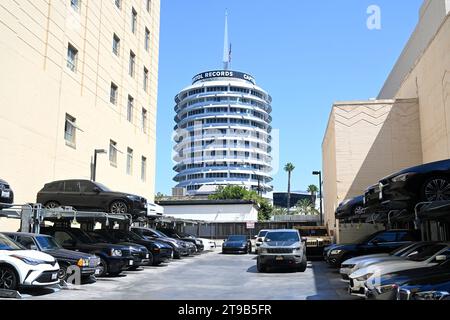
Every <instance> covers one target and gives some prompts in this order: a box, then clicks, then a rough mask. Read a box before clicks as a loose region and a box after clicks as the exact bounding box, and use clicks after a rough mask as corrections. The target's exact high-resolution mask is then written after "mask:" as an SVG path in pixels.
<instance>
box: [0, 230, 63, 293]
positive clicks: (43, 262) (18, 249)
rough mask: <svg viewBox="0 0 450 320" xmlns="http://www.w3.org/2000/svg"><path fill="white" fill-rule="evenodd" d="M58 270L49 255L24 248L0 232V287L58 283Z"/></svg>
mask: <svg viewBox="0 0 450 320" xmlns="http://www.w3.org/2000/svg"><path fill="white" fill-rule="evenodd" d="M58 271H59V265H58V263H57V262H56V260H55V258H53V257H52V256H51V255H48V254H46V253H43V252H39V251H35V250H24V248H23V247H22V246H20V245H19V244H17V243H16V242H14V241H12V240H11V239H10V238H8V237H6V236H5V235H3V234H0V289H6V290H18V289H19V288H20V287H36V286H37V287H44V286H50V285H54V284H57V283H59V279H58Z"/></svg>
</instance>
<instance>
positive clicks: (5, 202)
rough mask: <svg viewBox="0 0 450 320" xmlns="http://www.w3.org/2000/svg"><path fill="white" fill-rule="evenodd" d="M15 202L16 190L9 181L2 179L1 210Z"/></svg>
mask: <svg viewBox="0 0 450 320" xmlns="http://www.w3.org/2000/svg"><path fill="white" fill-rule="evenodd" d="M13 202H14V192H13V191H12V190H11V187H10V185H9V183H8V182H6V181H5V180H2V179H0V210H1V209H6V208H8V207H10V206H9V204H11V203H13Z"/></svg>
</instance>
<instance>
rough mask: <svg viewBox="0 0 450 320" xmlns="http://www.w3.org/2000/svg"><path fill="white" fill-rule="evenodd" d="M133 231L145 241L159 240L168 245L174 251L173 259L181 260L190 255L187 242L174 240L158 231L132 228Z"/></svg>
mask: <svg viewBox="0 0 450 320" xmlns="http://www.w3.org/2000/svg"><path fill="white" fill-rule="evenodd" d="M131 231H133V232H134V233H137V234H138V235H140V236H141V237H143V238H144V239H149V240H157V241H160V242H164V243H167V244H168V245H170V246H171V247H172V249H173V257H174V258H175V259H180V258H181V257H182V256H188V255H189V248H188V246H187V244H186V242H185V241H182V240H180V239H173V238H169V237H168V236H166V235H165V234H164V233H162V232H159V231H158V230H154V229H151V228H143V227H132V228H131Z"/></svg>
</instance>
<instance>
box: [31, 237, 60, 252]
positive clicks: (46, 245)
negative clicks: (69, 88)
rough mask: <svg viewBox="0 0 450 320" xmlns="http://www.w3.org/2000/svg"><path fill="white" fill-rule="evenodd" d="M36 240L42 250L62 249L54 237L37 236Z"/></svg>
mask: <svg viewBox="0 0 450 320" xmlns="http://www.w3.org/2000/svg"><path fill="white" fill-rule="evenodd" d="M36 241H37V243H38V244H39V246H40V247H41V249H42V251H47V250H55V249H61V247H60V245H59V244H57V243H56V241H55V239H53V238H52V237H44V236H37V237H36Z"/></svg>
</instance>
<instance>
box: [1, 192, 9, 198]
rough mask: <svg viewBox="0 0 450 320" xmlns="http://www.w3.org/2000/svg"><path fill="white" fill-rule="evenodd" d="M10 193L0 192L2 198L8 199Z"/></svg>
mask: <svg viewBox="0 0 450 320" xmlns="http://www.w3.org/2000/svg"><path fill="white" fill-rule="evenodd" d="M9 196H10V193H9V191H2V198H9Z"/></svg>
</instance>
